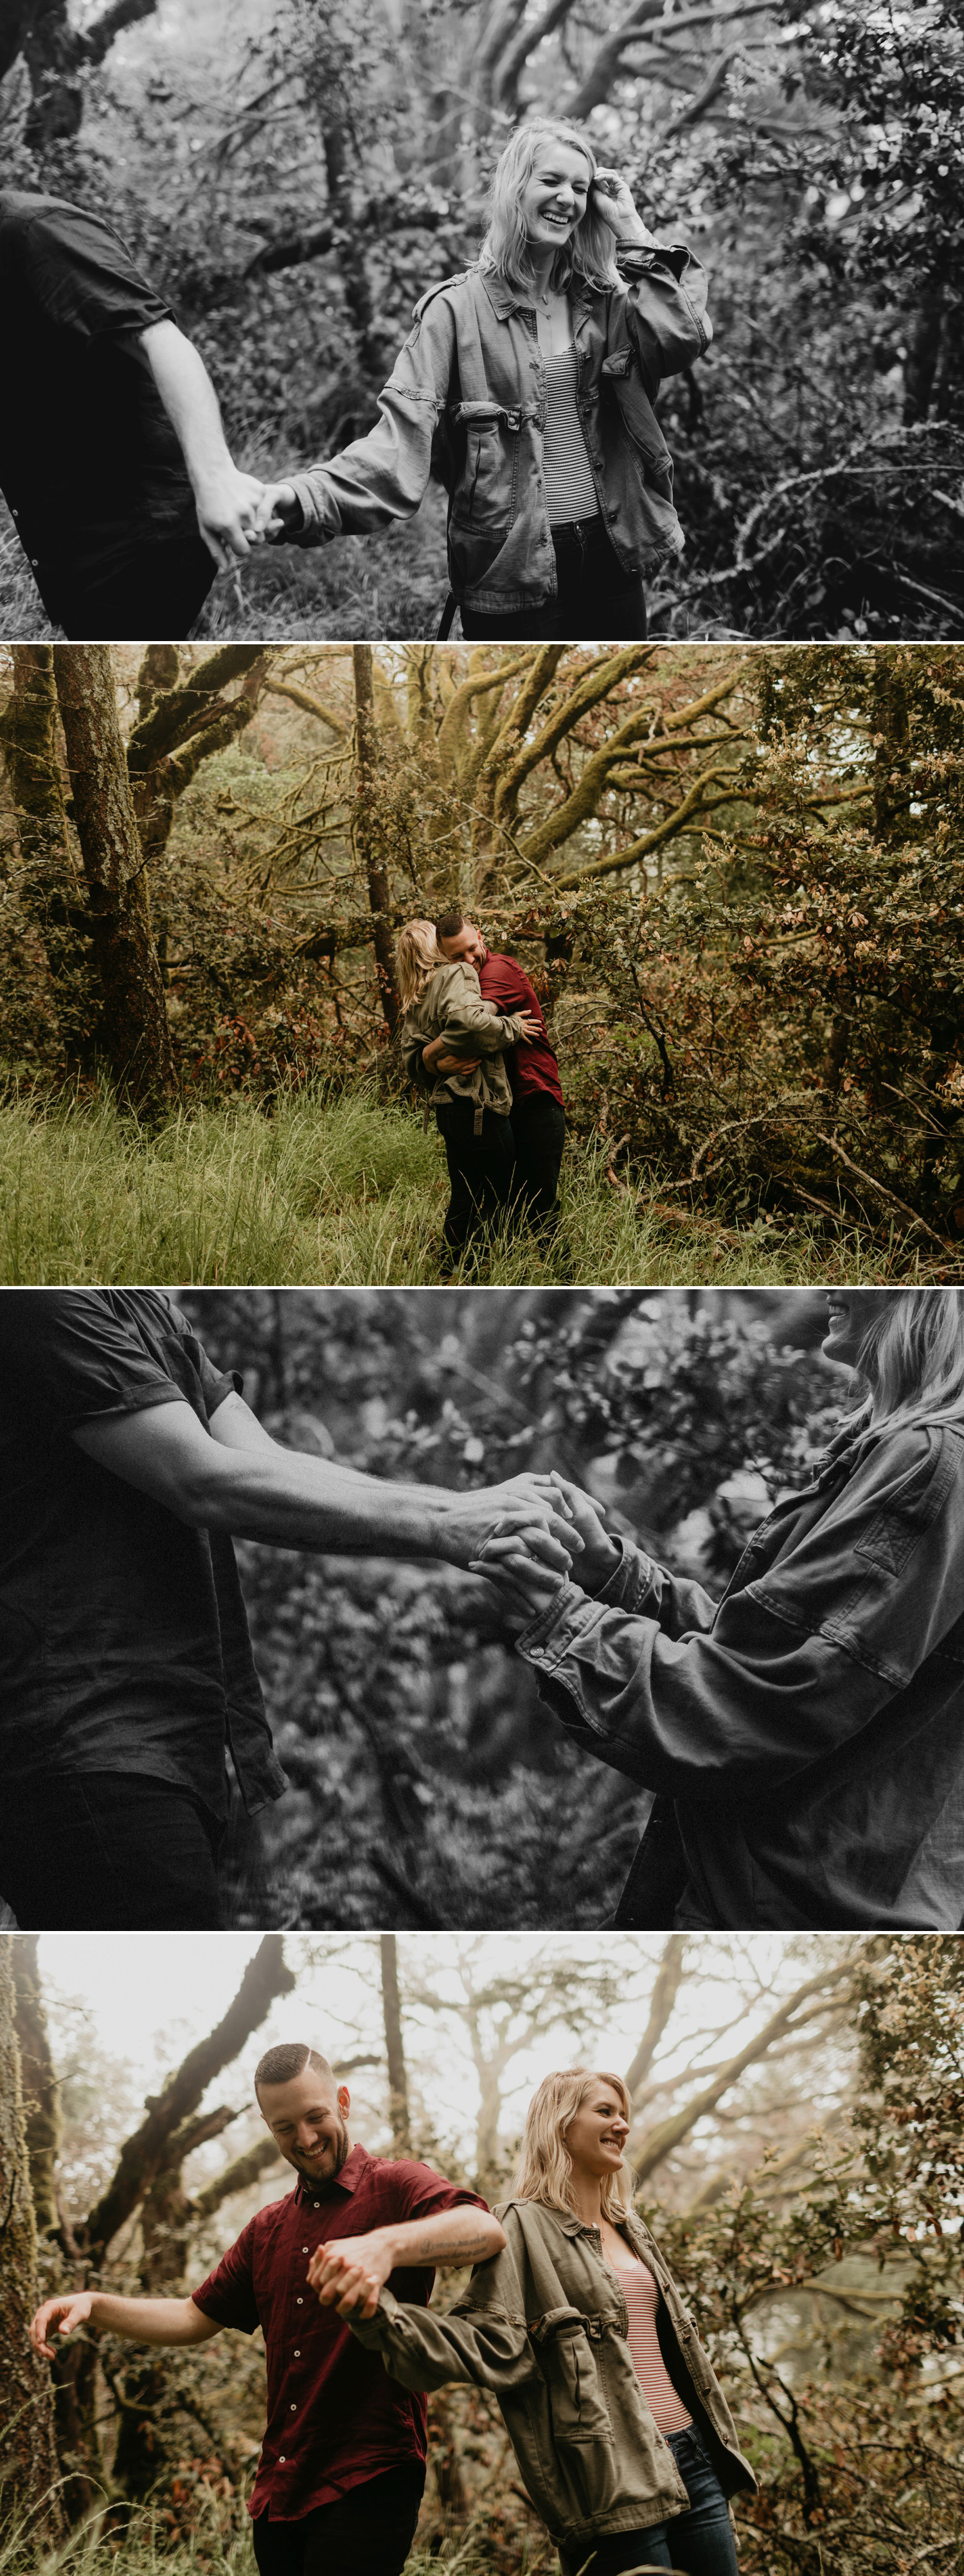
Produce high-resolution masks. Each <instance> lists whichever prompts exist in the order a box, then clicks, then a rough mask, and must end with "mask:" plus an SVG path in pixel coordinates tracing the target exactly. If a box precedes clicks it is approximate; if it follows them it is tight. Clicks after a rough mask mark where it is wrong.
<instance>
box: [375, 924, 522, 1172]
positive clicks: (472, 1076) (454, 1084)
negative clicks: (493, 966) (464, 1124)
mask: <svg viewBox="0 0 964 2576" xmlns="http://www.w3.org/2000/svg"><path fill="white" fill-rule="evenodd" d="M443 1034H444V1036H445V1037H446V1039H447V1041H448V1052H449V1053H450V1054H451V1055H464V1056H479V1057H481V1062H480V1063H479V1064H477V1065H476V1066H475V1069H474V1071H473V1072H471V1073H439V1074H434V1075H433V1074H432V1073H431V1072H430V1073H429V1074H428V1075H426V1074H425V1072H424V1069H423V1065H422V1049H423V1047H426V1046H428V1044H429V1042H430V1040H431V1039H432V1038H438V1037H441V1036H442V1035H443ZM521 1036H522V1021H521V1017H520V1015H519V1013H518V1011H504V1012H499V1011H495V1010H493V1008H492V1005H491V1003H489V1002H485V1001H483V999H482V987H481V984H480V983H479V979H478V976H477V974H476V971H475V968H474V966H469V965H467V964H466V962H465V960H464V958H456V959H454V960H453V962H452V963H451V964H450V965H446V966H438V967H437V968H436V971H435V973H434V975H433V977H432V981H431V983H430V984H429V985H427V986H426V989H425V992H424V993H423V994H422V998H421V1001H420V1002H416V1003H415V1004H414V1006H413V1008H412V1009H411V1010H410V1011H408V1012H406V1015H405V1019H404V1021H403V1023H402V1063H403V1065H404V1068H405V1074H406V1078H407V1080H408V1081H409V1082H414V1083H416V1084H417V1086H418V1089H419V1090H420V1091H423V1090H424V1089H425V1087H426V1083H427V1084H428V1088H429V1100H430V1101H431V1102H432V1104H433V1105H434V1104H435V1103H436V1102H438V1101H441V1100H474V1102H475V1132H476V1134H477V1135H479V1136H480V1135H481V1133H482V1112H483V1110H484V1109H492V1110H494V1111H495V1114H496V1116H497V1117H498V1118H508V1117H509V1116H510V1114H511V1110H512V1085H511V1083H510V1081H509V1076H508V1073H507V1072H506V1067H505V1061H504V1059H505V1056H506V1055H507V1053H508V1051H509V1049H510V1048H511V1047H514V1046H517V1045H518V1042H519V1039H520V1038H521ZM426 1115H427V1108H426Z"/></svg>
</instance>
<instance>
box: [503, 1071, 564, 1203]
mask: <svg viewBox="0 0 964 2576" xmlns="http://www.w3.org/2000/svg"><path fill="white" fill-rule="evenodd" d="M512 1133H513V1136H514V1138H515V1177H514V1180H513V1185H512V1186H513V1193H514V1196H515V1201H516V1207H517V1209H518V1212H519V1215H520V1216H522V1217H528V1220H529V1223H530V1225H531V1226H532V1227H533V1229H534V1231H535V1232H536V1233H537V1234H549V1233H551V1231H552V1229H553V1227H554V1226H555V1225H556V1224H557V1223H558V1216H559V1209H558V1202H557V1192H558V1188H559V1171H560V1167H561V1164H562V1151H563V1146H564V1145H565V1141H566V1113H565V1110H564V1109H560V1106H559V1102H558V1100H554V1099H553V1097H552V1093H551V1091H530V1092H527V1093H526V1094H525V1097H524V1098H523V1099H518V1098H517V1099H515V1100H514V1101H513V1103H512Z"/></svg>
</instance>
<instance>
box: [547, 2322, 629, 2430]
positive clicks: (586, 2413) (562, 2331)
mask: <svg viewBox="0 0 964 2576" xmlns="http://www.w3.org/2000/svg"><path fill="white" fill-rule="evenodd" d="M532 2341H533V2343H534V2345H535V2348H536V2351H537V2353H538V2356H539V2366H540V2369H541V2370H542V2372H543V2374H544V2377H545V2381H546V2385H547V2387H548V2390H549V2406H550V2411H551V2415H552V2431H553V2438H554V2440H555V2441H556V2442H557V2443H558V2445H559V2448H560V2449H561V2450H565V2449H567V2448H568V2447H569V2446H570V2445H571V2444H572V2443H578V2444H580V2445H582V2444H586V2443H594V2442H603V2443H608V2444H610V2445H611V2444H612V2439H613V2430H612V2425H611V2423H610V2420H609V2409H608V2407H607V2405H606V2401H605V2398H604V2396H603V2393H602V2389H601V2387H600V2384H599V2372H598V2370H597V2368H596V2362H595V2357H594V2354H593V2351H592V2346H591V2344H590V2341H589V2336H588V2333H587V2330H586V2319H585V2317H583V2316H582V2314H581V2312H580V2310H579V2309H578V2308H551V2309H550V2310H549V2313H548V2316H545V2317H540V2319H539V2322H538V2325H536V2326H534V2327H533V2329H532Z"/></svg>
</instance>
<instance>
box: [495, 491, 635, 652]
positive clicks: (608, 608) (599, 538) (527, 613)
mask: <svg viewBox="0 0 964 2576" xmlns="http://www.w3.org/2000/svg"><path fill="white" fill-rule="evenodd" d="M552 543H553V547H554V549H555V557H556V579H557V582H558V585H559V587H558V593H557V596H556V598H555V599H547V600H545V601H544V602H543V605H542V607H541V608H516V609H513V610H512V612H511V614H510V615H509V616H506V617H503V616H501V615H500V614H497V615H495V616H494V617H491V616H489V617H487V616H485V615H484V614H482V613H480V611H479V610H478V609H472V608H463V609H462V611H461V617H462V633H463V635H464V636H465V637H466V639H467V640H468V641H469V642H471V643H484V644H501V643H503V642H505V643H509V642H511V641H514V639H515V638H516V637H517V636H524V637H525V638H526V639H527V640H528V641H529V642H530V643H533V644H546V643H548V644H552V643H563V644H569V643H574V644H578V643H585V642H589V643H595V642H596V641H597V639H601V640H602V641H603V642H605V643H607V644H634V643H636V642H638V641H639V642H641V641H642V638H643V637H644V636H645V634H646V601H645V598H644V595H643V585H642V582H641V580H640V578H639V574H638V573H625V572H624V571H623V568H622V565H621V563H620V561H619V557H618V555H615V554H614V553H613V549H612V547H611V545H610V542H609V538H608V536H607V534H606V529H605V524H604V522H603V520H602V519H601V518H598V519H587V520H578V519H577V520H575V521H574V522H573V525H572V526H571V527H569V528H553V531H552Z"/></svg>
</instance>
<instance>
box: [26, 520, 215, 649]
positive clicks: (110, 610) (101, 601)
mask: <svg viewBox="0 0 964 2576" xmlns="http://www.w3.org/2000/svg"><path fill="white" fill-rule="evenodd" d="M216 572H217V565H216V563H215V561H214V557H213V555H210V554H209V553H208V550H207V547H206V545H205V543H204V539H203V537H201V536H198V535H196V534H195V535H194V536H187V537H178V536H170V537H149V538H146V539H145V540H144V541H143V542H142V543H141V544H139V545H132V546H131V548H130V550H129V552H128V553H127V554H125V555H124V556H123V557H122V559H121V561H120V562H119V563H113V564H110V565H109V566H108V567H107V569H106V570H98V568H97V566H96V565H94V566H92V567H90V568H88V569H86V570H85V571H83V572H72V573H68V574H67V575H66V576H65V578H64V579H63V580H62V581H61V580H58V579H56V578H53V579H52V578H51V575H50V572H49V570H48V567H47V565H46V564H44V565H43V566H42V567H41V572H40V577H39V586H40V588H41V590H42V594H43V602H44V607H45V608H46V611H47V615H48V617H49V618H50V619H51V620H52V622H53V623H54V624H55V625H57V626H62V627H63V630H64V633H65V635H69V636H72V637H73V638H74V640H75V641H77V642H83V643H105V642H107V643H109V642H111V641H113V640H116V641H118V642H123V641H124V640H125V639H126V640H127V641H128V642H130V641H131V639H133V640H134V641H139V640H140V638H141V637H148V636H149V637H152V638H153V639H154V641H155V642H157V643H160V644H164V643H168V642H169V643H172V644H176V643H179V642H180V640H181V638H182V637H183V636H185V635H187V634H188V633H189V631H190V628H191V627H192V626H193V624H194V620H195V618H196V617H199V616H200V614H201V610H202V608H203V606H204V602H205V600H206V598H207V595H208V592H209V590H210V588H211V584H212V582H213V581H214V578H215V574H216ZM48 594H49V596H48Z"/></svg>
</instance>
